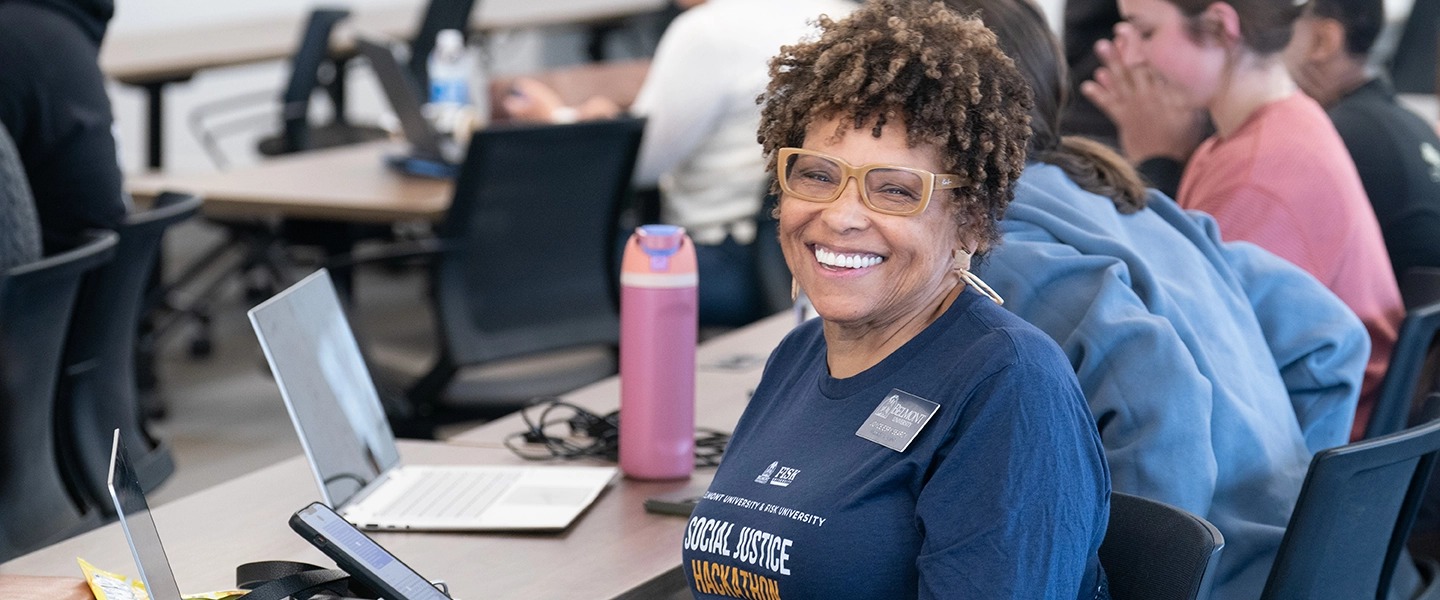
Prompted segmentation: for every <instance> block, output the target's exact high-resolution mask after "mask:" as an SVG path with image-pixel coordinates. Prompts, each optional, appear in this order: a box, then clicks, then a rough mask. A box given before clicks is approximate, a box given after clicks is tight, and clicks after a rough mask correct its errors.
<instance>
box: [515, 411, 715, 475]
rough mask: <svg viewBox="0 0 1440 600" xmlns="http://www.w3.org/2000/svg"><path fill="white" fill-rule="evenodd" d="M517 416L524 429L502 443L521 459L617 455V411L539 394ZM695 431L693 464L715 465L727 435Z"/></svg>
mask: <svg viewBox="0 0 1440 600" xmlns="http://www.w3.org/2000/svg"><path fill="white" fill-rule="evenodd" d="M557 411H559V412H557ZM520 419H521V420H522V421H524V422H525V430H524V431H518V432H515V433H512V434H510V435H507V436H505V440H504V442H505V447H506V448H509V449H510V451H511V452H514V453H515V455H516V456H519V457H520V458H523V459H525V460H576V459H581V458H598V459H601V460H605V461H609V462H616V461H618V460H619V458H620V411H613V412H611V413H609V414H605V415H597V414H595V413H593V412H590V411H589V410H586V409H585V408H583V407H580V406H576V405H574V404H571V403H569V402H566V401H564V400H561V399H559V398H554V397H541V398H534V399H532V400H530V401H529V402H527V403H526V406H525V408H523V409H521V410H520ZM562 424H563V425H566V426H567V427H568V433H567V434H565V435H563V436H561V435H556V434H555V432H554V428H555V427H558V426H560V425H562ZM695 432H696V434H697V435H696V436H695V466H696V467H714V466H717V465H719V464H720V459H721V457H722V456H723V455H724V454H725V446H726V445H727V444H729V443H730V434H728V433H725V432H723V431H717V430H714V429H709V428H704V427H700V428H696V430H695ZM584 440H588V442H586V441H584Z"/></svg>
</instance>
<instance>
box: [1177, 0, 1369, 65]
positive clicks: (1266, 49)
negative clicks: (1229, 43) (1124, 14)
mask: <svg viewBox="0 0 1440 600" xmlns="http://www.w3.org/2000/svg"><path fill="white" fill-rule="evenodd" d="M1217 1H1218V2H1224V3H1225V4H1229V5H1230V7H1231V8H1234V9H1235V14H1237V15H1239V17H1240V39H1241V41H1242V42H1243V43H1244V44H1245V47H1247V48H1249V49H1250V50H1252V51H1254V52H1255V53H1256V54H1274V53H1276V52H1279V51H1281V50H1284V49H1285V46H1286V45H1287V44H1289V43H1290V36H1291V35H1292V34H1293V33H1294V30H1293V29H1292V28H1293V27H1294V25H1295V20H1296V19H1298V18H1300V13H1301V12H1303V11H1304V10H1305V3H1304V2H1299V3H1297V2H1295V0H1168V2H1170V3H1171V4H1174V5H1175V6H1176V7H1178V8H1179V9H1180V12H1181V13H1184V14H1185V16H1187V17H1190V35H1191V37H1194V38H1196V39H1201V38H1204V37H1208V36H1213V35H1215V34H1216V33H1217V32H1215V31H1207V30H1206V28H1205V26H1204V24H1203V23H1201V22H1200V20H1199V19H1197V18H1196V17H1198V16H1200V13H1203V12H1205V9H1207V8H1209V7H1210V5H1211V4H1214V3H1216V2H1217ZM1341 1H1342V2H1345V1H1348V0H1341Z"/></svg>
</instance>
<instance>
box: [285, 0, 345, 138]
mask: <svg viewBox="0 0 1440 600" xmlns="http://www.w3.org/2000/svg"><path fill="white" fill-rule="evenodd" d="M349 16H350V11H348V10H345V9H343V8H317V9H315V10H314V11H312V12H311V13H310V20H309V21H308V22H306V24H305V32H304V34H303V35H302V36H301V37H300V47H299V48H298V49H296V50H295V54H294V55H293V56H291V57H290V82H289V83H288V84H287V85H286V86H285V94H284V95H283V96H281V97H280V110H281V117H280V118H281V120H282V122H283V123H284V127H285V134H284V135H285V147H286V150H288V151H290V152H295V151H299V150H304V149H306V148H308V147H310V122H309V120H308V116H309V114H310V94H311V93H312V92H314V91H315V87H316V86H318V85H319V84H320V65H321V64H323V63H324V62H325V59H326V58H328V57H329V56H330V33H331V32H332V31H334V29H335V24H337V23H339V22H340V21H343V20H345V18H346V17H349Z"/></svg>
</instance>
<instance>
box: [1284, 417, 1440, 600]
mask: <svg viewBox="0 0 1440 600" xmlns="http://www.w3.org/2000/svg"><path fill="white" fill-rule="evenodd" d="M1432 398H1435V400H1434V401H1432V402H1429V403H1428V404H1430V406H1429V407H1428V409H1427V411H1426V412H1427V415H1426V416H1427V417H1428V418H1430V420H1427V421H1426V422H1425V424H1424V425H1420V426H1417V427H1413V428H1411V429H1407V430H1404V431H1401V432H1398V433H1392V434H1390V435H1386V436H1382V437H1379V438H1375V439H1367V440H1365V441H1361V442H1356V443H1354V444H1349V445H1346V446H1340V447H1338V448H1331V449H1328V450H1322V451H1320V452H1319V453H1317V454H1316V455H1315V458H1314V459H1313V460H1311V461H1310V471H1309V473H1307V474H1306V476H1305V485H1304V487H1302V488H1301V489H1300V498H1299V500H1298V501H1297V502H1296V503H1295V510H1294V512H1293V513H1291V515H1290V524H1289V526H1288V527H1287V528H1286V530H1285V537H1284V539H1283V540H1282V541H1281V543H1280V550H1279V553H1278V554H1277V555H1276V557H1275V563H1274V565H1273V566H1272V568H1271V570H1270V578H1269V579H1268V580H1267V581H1266V582H1265V591H1264V593H1263V595H1261V600H1303V599H1314V600H1321V599H1326V600H1328V599H1332V598H1378V599H1381V600H1383V599H1385V598H1387V595H1388V594H1389V591H1390V583H1391V576H1392V575H1393V574H1394V572H1395V565H1396V563H1397V562H1398V561H1399V560H1400V558H1401V557H1402V556H1406V555H1405V554H1403V553H1402V551H1403V550H1404V548H1405V540H1406V538H1407V537H1408V536H1409V534H1410V529H1411V526H1412V525H1413V524H1414V521H1415V514H1416V512H1417V510H1418V509H1419V506H1420V500H1421V498H1422V497H1423V496H1424V493H1425V487H1426V482H1427V481H1428V480H1429V477H1430V473H1431V471H1432V469H1433V468H1434V466H1435V457H1436V454H1437V452H1440V420H1434V418H1433V417H1434V416H1435V412H1436V411H1435V408H1436V407H1437V405H1440V396H1432ZM1407 560H1408V559H1407ZM1424 593H1425V594H1426V597H1429V596H1431V595H1433V594H1435V593H1436V584H1435V582H1431V584H1430V587H1429V588H1428V589H1427V590H1425V592H1424Z"/></svg>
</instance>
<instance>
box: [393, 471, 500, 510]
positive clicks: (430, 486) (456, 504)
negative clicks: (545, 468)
mask: <svg viewBox="0 0 1440 600" xmlns="http://www.w3.org/2000/svg"><path fill="white" fill-rule="evenodd" d="M519 478H520V473H517V472H514V471H498V472H497V471H479V470H456V469H447V470H426V471H419V472H418V473H417V475H416V478H415V480H414V481H413V482H412V483H411V485H410V488H409V489H408V490H406V491H404V492H403V493H401V494H399V495H398V497H397V498H396V499H395V501H394V502H391V503H390V505H389V506H386V507H385V508H384V509H382V510H381V511H380V512H378V513H376V516H377V517H380V518H382V519H470V518H476V517H479V516H480V513H482V512H485V509H486V508H489V507H490V505H491V504H493V503H494V502H495V500H496V499H497V498H499V497H500V494H502V493H504V492H505V490H507V489H509V487H510V486H511V485H512V484H514V483H515V481H516V480H517V479H519Z"/></svg>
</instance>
